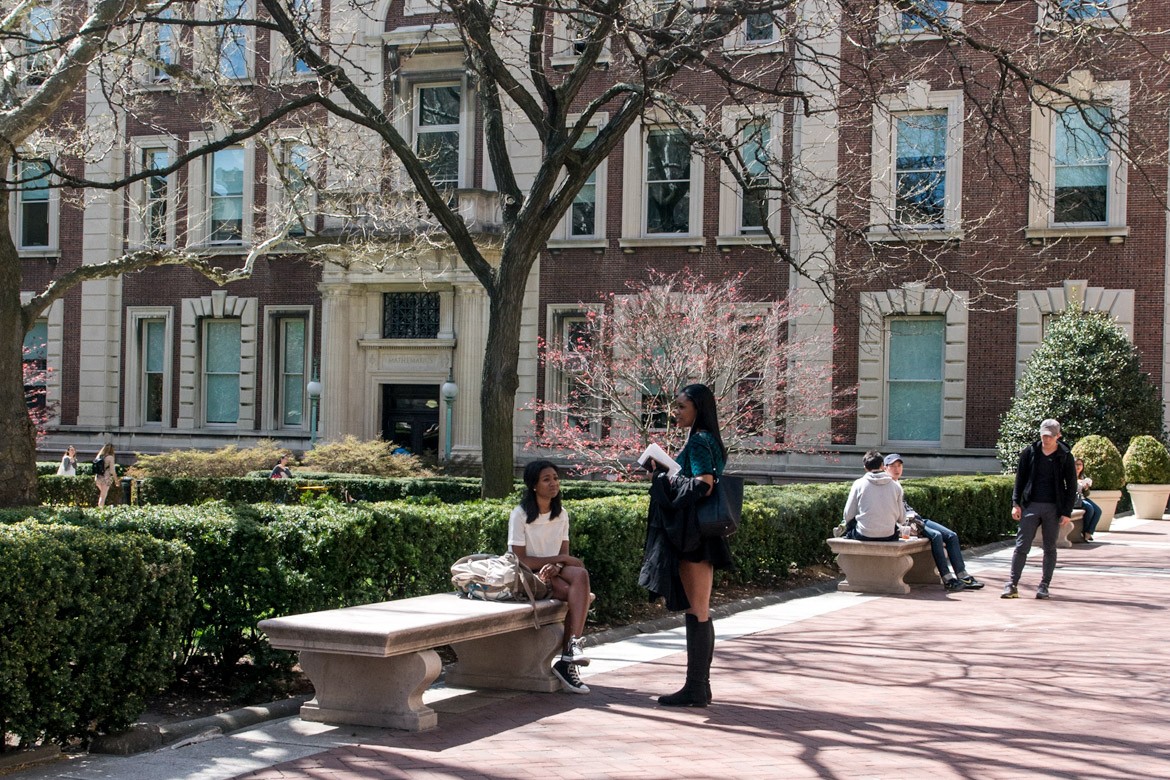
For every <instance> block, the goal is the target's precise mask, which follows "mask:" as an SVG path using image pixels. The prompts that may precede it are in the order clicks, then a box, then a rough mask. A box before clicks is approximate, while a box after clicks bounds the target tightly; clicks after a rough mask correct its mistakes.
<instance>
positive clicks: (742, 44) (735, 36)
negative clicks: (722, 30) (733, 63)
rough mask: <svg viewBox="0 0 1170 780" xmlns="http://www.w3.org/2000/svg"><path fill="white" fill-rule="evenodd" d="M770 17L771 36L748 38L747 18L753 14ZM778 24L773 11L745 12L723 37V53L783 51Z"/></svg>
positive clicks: (742, 53)
mask: <svg viewBox="0 0 1170 780" xmlns="http://www.w3.org/2000/svg"><path fill="white" fill-rule="evenodd" d="M764 15H767V16H770V17H772V37H771V38H769V39H768V40H762V41H751V40H748V20H749V18H751V17H753V16H764ZM780 29H781V28H780V25H779V24H777V23H776V19H775V17H774V13H773V12H771V11H764V12H761V13H758V14H747V15H746V16H745V17H744V19H743V21H742V22H740V23H739V24H738V25H736V27H735V29H734V30H732V31H731V32H730V33H728V34H727V35H726V36H724V38H723V51H724V53H725V54H732V55H743V56H750V55H753V54H774V53H778V52H782V51H784V41H783V39H782V38H781V36H780Z"/></svg>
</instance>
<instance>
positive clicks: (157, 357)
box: [138, 319, 167, 425]
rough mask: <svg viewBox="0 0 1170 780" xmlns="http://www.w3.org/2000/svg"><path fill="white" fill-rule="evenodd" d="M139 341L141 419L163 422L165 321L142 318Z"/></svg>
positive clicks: (143, 420)
mask: <svg viewBox="0 0 1170 780" xmlns="http://www.w3.org/2000/svg"><path fill="white" fill-rule="evenodd" d="M138 328H139V332H138V343H139V348H140V349H141V354H140V356H139V360H138V365H140V366H141V367H142V381H141V383H140V386H139V393H140V395H141V398H140V399H139V402H138V403H139V408H140V410H141V420H142V422H143V423H144V424H146V425H161V424H162V423H163V406H164V404H163V401H164V393H166V386H165V379H166V354H167V343H166V338H167V321H166V320H164V319H142V320H139V321H138Z"/></svg>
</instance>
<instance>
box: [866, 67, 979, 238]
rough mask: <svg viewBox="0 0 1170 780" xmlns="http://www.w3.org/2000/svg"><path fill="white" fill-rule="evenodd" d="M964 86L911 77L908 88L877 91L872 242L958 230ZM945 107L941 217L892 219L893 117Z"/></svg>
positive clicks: (937, 235) (960, 231)
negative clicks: (935, 85)
mask: <svg viewBox="0 0 1170 780" xmlns="http://www.w3.org/2000/svg"><path fill="white" fill-rule="evenodd" d="M963 106H964V99H963V92H962V90H931V89H930V87H929V85H927V84H925V83H924V82H911V84H910V85H909V87H908V88H907V90H905V91H903V92H899V93H896V94H889V95H882V96H881V97H880V98H879V99H878V101H877V103H876V104H875V105H874V112H873V139H872V150H871V154H870V158H871V162H872V168H871V173H870V190H871V195H872V197H871V202H870V217H869V218H870V227H869V231H868V233H867V238H868V239H869V240H870V241H872V242H883V241H884V242H898V241H946V240H959V239H962V238H963V236H964V231H963V223H962V219H963V214H962V209H963ZM941 112H945V113H946V116H947V122H946V128H947V129H946V165H945V172H944V176H945V184H944V204H943V220H942V222H941V223H923V224H921V225H914V224H906V225H903V224H900V223H898V221H897V205H898V200H897V199H898V186H897V181H896V174H897V168H896V166H897V148H898V139H897V128H898V119H899V118H900V117H902V116H909V115H927V114H938V113H941Z"/></svg>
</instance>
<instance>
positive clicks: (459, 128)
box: [410, 79, 471, 190]
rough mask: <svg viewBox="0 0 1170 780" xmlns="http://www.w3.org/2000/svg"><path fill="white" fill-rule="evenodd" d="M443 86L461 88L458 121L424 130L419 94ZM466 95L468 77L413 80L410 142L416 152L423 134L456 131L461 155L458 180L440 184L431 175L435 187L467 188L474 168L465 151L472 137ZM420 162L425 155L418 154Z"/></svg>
mask: <svg viewBox="0 0 1170 780" xmlns="http://www.w3.org/2000/svg"><path fill="white" fill-rule="evenodd" d="M444 87H457V88H458V89H459V120H458V121H457V122H455V123H454V124H445V125H426V126H425V127H427V128H428V129H427V130H425V131H424V130H422V129H421V128H422V127H424V125H422V123H421V122H420V119H421V117H422V100H421V97H420V96H421V94H422V91H423V90H424V89H441V88H444ZM467 97H468V96H467V83H466V80H465V79H436V80H434V81H425V80H418V81H414V82H412V83H411V85H410V103H411V105H410V131H411V140H410V145H411V149H412V150H413V151H414V153H415V154H416V155H418V154H419V151H418V144H419V141H420V140H421V137H422V136H423V135H431V134H434V135H438V134H440V133H451V132H454V133H456V134H457V136H456V143H455V148H456V154H457V156H458V167H457V169H456V173H455V179H454V182H453V184H451V185H445V184H444V185H439V184H437V183H435V182H434V179H433V178H432V183H435V186H436V187H438V188H439V189H444V188H447V187H448V186H449V188H450V189H452V190H457V189H462V188H464V187H466V182H467V180H468V175H469V173H470V167H471V166H470V161H469V160H468V159H467V155H466V154H465V151H466V148H467V144H468V142H469V140H470V139H469V138H468V135H469V128H468V127H467V124H468V122H467V120H468V102H467ZM419 162H421V163H423V165H424V166H425V165H426V164H427V163H426V160H424V159H423V158H422V156H419ZM428 175H429V174H428Z"/></svg>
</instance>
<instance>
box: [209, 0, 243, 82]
mask: <svg viewBox="0 0 1170 780" xmlns="http://www.w3.org/2000/svg"><path fill="white" fill-rule="evenodd" d="M248 2H249V0H223V19H224V20H225V21H227V22H231V21H232V20H239V19H243V18H244V17H245V15H246V13H247V11H248ZM216 36H217V41H216V42H217V44H218V55H219V75H221V76H223V77H224V78H228V79H246V78H247V77H248V28H247V27H245V26H244V25H242V24H230V23H229V24H221V25H219V26H218V27H217V28H216Z"/></svg>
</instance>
